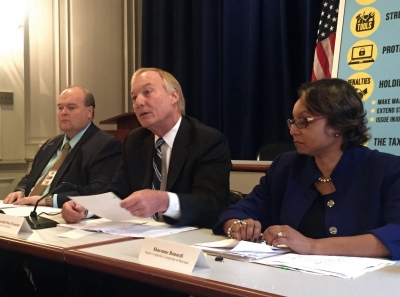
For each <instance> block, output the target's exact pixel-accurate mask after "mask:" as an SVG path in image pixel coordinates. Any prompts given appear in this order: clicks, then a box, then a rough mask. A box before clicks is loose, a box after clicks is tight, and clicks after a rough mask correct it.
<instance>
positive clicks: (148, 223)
mask: <svg viewBox="0 0 400 297" xmlns="http://www.w3.org/2000/svg"><path fill="white" fill-rule="evenodd" d="M59 226H62V227H67V228H74V229H75V228H76V229H82V230H89V231H95V232H103V233H108V234H114V235H120V236H129V237H159V236H165V235H170V234H175V233H180V232H184V231H190V230H195V229H197V228H196V227H172V226H170V225H168V224H166V223H162V222H155V221H152V220H143V219H141V220H131V221H129V222H116V221H111V220H108V219H104V218H102V219H95V220H82V221H80V222H79V223H76V224H59Z"/></svg>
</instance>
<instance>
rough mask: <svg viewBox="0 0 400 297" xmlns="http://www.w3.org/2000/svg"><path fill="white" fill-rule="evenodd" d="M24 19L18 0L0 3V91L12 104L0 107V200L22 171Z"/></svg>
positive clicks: (23, 150) (24, 168) (24, 167)
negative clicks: (9, 93) (5, 93)
mask: <svg viewBox="0 0 400 297" xmlns="http://www.w3.org/2000/svg"><path fill="white" fill-rule="evenodd" d="M24 18H25V11H24V9H23V5H22V1H18V0H15V1H6V0H0V91H1V92H13V93H14V104H13V105H0V199H2V198H3V196H4V194H5V193H8V192H9V190H10V188H13V187H14V186H15V185H16V184H17V183H18V181H19V180H20V179H21V177H22V176H23V174H24V173H25V171H26V167H27V163H26V162H25V160H24V157H25V146H24V139H25V119H24V116H25V109H24V27H23V25H24Z"/></svg>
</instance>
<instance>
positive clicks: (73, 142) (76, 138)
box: [61, 122, 92, 150]
mask: <svg viewBox="0 0 400 297" xmlns="http://www.w3.org/2000/svg"><path fill="white" fill-rule="evenodd" d="M91 123H92V122H90V123H89V124H88V125H87V126H86V127H85V128H84V129H83V130H81V131H79V132H78V133H77V134H76V135H75V136H74V137H72V138H71V139H68V137H67V135H64V140H63V143H62V145H61V147H64V144H65V143H67V142H69V145H70V146H71V150H72V149H73V148H74V146H75V145H76V144H77V143H78V141H79V140H81V138H82V136H83V134H85V132H86V130H87V129H88V128H89V126H90V124H91Z"/></svg>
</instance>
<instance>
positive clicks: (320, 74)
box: [311, 0, 339, 81]
mask: <svg viewBox="0 0 400 297" xmlns="http://www.w3.org/2000/svg"><path fill="white" fill-rule="evenodd" d="M338 11H339V0H323V2H322V9H321V18H320V20H319V27H318V33H317V35H318V37H317V46H316V47H315V54H314V66H313V70H312V77H311V81H314V80H317V79H321V78H330V77H331V70H332V62H333V52H334V49H335V39H336V25H337V17H338Z"/></svg>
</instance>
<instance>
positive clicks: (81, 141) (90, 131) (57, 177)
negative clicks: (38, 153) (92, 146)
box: [50, 123, 99, 189]
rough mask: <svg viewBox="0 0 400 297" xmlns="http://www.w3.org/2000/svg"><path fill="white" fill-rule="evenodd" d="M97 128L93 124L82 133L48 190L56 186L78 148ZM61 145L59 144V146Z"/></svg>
mask: <svg viewBox="0 0 400 297" xmlns="http://www.w3.org/2000/svg"><path fill="white" fill-rule="evenodd" d="M98 130H99V128H97V127H96V126H95V125H94V124H93V123H92V124H91V125H90V126H89V128H88V129H87V130H86V132H85V133H83V135H82V137H81V139H79V141H78V143H77V144H76V145H75V146H74V148H73V149H72V150H71V151H70V152H69V153H68V155H67V157H66V158H65V160H64V162H63V163H62V164H61V166H60V168H59V169H58V171H57V174H56V176H55V177H54V180H53V182H52V183H51V186H50V189H52V188H54V187H55V186H57V185H58V184H59V183H60V181H61V178H62V176H63V175H64V174H65V172H66V170H67V169H68V168H69V165H70V164H71V162H72V161H73V159H74V157H75V155H76V153H77V152H78V151H79V149H80V147H81V146H82V144H84V143H85V142H86V141H87V140H88V139H89V138H90V137H92V135H93V134H94V133H95V132H96V131H98ZM60 145H61V144H60Z"/></svg>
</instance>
